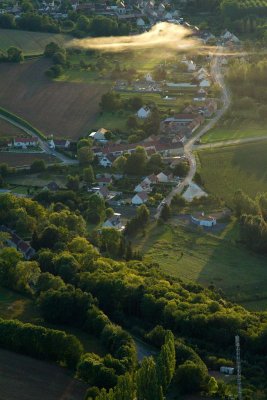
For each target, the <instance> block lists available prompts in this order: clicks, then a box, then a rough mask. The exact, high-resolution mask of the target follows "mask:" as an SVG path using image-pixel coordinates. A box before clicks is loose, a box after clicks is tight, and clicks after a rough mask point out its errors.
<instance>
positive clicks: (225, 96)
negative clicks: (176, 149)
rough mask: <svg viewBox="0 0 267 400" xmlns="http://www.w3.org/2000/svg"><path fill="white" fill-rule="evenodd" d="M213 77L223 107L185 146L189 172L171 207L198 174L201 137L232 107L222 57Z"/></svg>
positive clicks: (213, 67) (214, 62) (215, 61)
mask: <svg viewBox="0 0 267 400" xmlns="http://www.w3.org/2000/svg"><path fill="white" fill-rule="evenodd" d="M222 52H223V49H222V48H219V47H218V53H219V54H222ZM211 75H212V77H213V79H214V81H215V82H216V83H217V84H218V85H219V86H220V87H221V89H222V98H221V100H222V107H221V108H220V110H218V111H217V113H216V115H215V116H214V117H213V118H212V119H211V120H210V121H209V122H208V123H207V124H206V125H205V126H204V127H203V128H202V129H201V130H200V131H199V132H198V133H197V134H196V135H195V136H194V137H192V138H191V139H189V140H188V141H187V142H186V143H185V145H184V155H185V156H186V158H187V159H188V162H189V166H190V169H189V172H188V174H187V176H186V177H185V179H184V180H183V181H182V182H181V183H179V184H178V185H177V186H176V187H175V188H174V189H173V190H172V191H171V192H170V193H169V194H168V196H167V197H166V198H165V199H164V201H165V202H166V203H167V204H168V205H170V203H171V201H172V198H173V197H174V196H175V195H176V194H180V193H182V191H183V190H184V188H185V187H186V186H188V185H189V184H190V183H191V182H192V180H193V178H194V176H195V173H196V169H197V163H196V158H195V155H194V153H193V150H195V148H194V144H195V143H196V142H197V141H198V140H199V139H200V138H201V136H203V135H205V133H207V132H208V131H209V130H210V129H212V128H214V126H215V125H216V124H217V122H218V121H219V120H220V119H221V118H222V116H223V115H224V114H225V112H226V111H227V109H228V107H229V105H230V94H229V91H228V89H227V87H226V85H225V82H224V78H223V74H222V64H221V57H220V56H216V55H215V56H214V58H213V60H212V62H211ZM160 211H161V205H160V206H159V207H158V212H157V213H156V215H155V218H156V219H158V218H159V216H160Z"/></svg>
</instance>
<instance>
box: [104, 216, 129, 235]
mask: <svg viewBox="0 0 267 400" xmlns="http://www.w3.org/2000/svg"><path fill="white" fill-rule="evenodd" d="M103 228H115V229H118V230H119V231H122V230H123V229H124V228H125V227H124V226H123V225H122V222H121V214H120V213H114V214H113V215H112V217H110V218H108V219H107V220H106V221H105V222H104V223H103Z"/></svg>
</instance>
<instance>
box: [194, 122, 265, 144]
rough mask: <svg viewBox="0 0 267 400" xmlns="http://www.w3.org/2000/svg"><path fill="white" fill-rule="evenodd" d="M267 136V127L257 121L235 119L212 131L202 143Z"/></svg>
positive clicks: (202, 139)
mask: <svg viewBox="0 0 267 400" xmlns="http://www.w3.org/2000/svg"><path fill="white" fill-rule="evenodd" d="M260 136H267V128H266V125H260V124H257V123H255V121H250V120H246V119H243V120H240V119H235V120H232V121H224V123H221V124H220V126H219V127H217V128H215V129H212V130H211V131H209V132H208V133H207V134H206V135H204V136H203V137H202V138H201V143H213V142H218V141H219V142H220V141H222V140H231V139H244V138H252V137H260Z"/></svg>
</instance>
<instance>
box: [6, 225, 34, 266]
mask: <svg viewBox="0 0 267 400" xmlns="http://www.w3.org/2000/svg"><path fill="white" fill-rule="evenodd" d="M0 231H1V232H7V233H9V235H10V237H9V239H8V240H7V241H6V243H7V245H8V246H10V247H14V248H15V249H16V250H18V251H20V252H21V253H22V254H23V256H24V258H25V259H26V260H30V259H31V258H32V257H33V256H34V254H35V250H34V249H33V248H32V247H31V246H30V245H29V244H28V243H27V242H25V241H24V240H23V239H21V238H20V237H19V236H18V235H17V234H16V233H15V231H13V230H12V229H9V228H8V227H6V226H5V225H1V226H0Z"/></svg>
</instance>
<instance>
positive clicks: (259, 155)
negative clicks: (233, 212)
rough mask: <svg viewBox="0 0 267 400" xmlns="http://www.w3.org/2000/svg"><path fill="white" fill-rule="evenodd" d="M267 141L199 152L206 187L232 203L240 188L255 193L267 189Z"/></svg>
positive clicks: (249, 193)
mask: <svg viewBox="0 0 267 400" xmlns="http://www.w3.org/2000/svg"><path fill="white" fill-rule="evenodd" d="M266 154H267V143H265V142H261V143H249V144H243V145H239V146H229V147H226V148H218V149H209V150H202V151H199V152H198V157H199V172H200V174H201V177H202V180H203V183H204V186H205V189H206V190H207V191H208V192H210V193H212V194H215V195H216V196H218V197H220V198H222V199H223V200H225V201H226V202H227V203H228V204H230V205H231V201H232V198H233V195H234V193H235V191H236V190H238V189H242V190H243V191H244V192H246V193H247V194H248V195H250V196H252V197H255V195H256V194H257V193H259V192H267V157H266Z"/></svg>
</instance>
